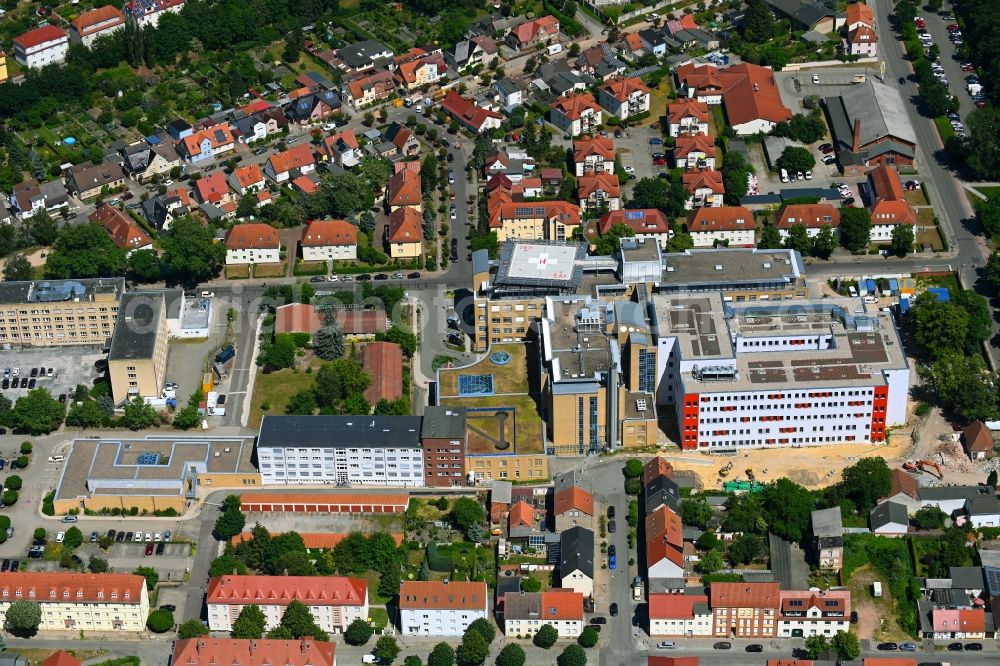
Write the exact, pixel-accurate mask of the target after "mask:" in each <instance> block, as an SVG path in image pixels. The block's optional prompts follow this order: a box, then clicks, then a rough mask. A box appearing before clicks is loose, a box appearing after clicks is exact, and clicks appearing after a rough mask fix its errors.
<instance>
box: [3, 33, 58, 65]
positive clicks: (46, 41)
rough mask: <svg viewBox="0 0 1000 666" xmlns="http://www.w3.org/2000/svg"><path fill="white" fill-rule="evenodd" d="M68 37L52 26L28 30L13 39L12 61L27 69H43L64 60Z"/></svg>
mask: <svg viewBox="0 0 1000 666" xmlns="http://www.w3.org/2000/svg"><path fill="white" fill-rule="evenodd" d="M68 50H69V35H67V34H66V33H65V32H64V31H62V30H60V29H59V28H57V27H55V26H54V25H46V26H42V27H41V28H35V29H34V30H29V31H28V32H26V33H24V34H23V35H21V36H20V37H15V38H14V60H16V61H17V62H19V63H21V65H23V66H25V67H28V68H35V67H45V66H46V65H53V64H58V63H61V62H63V61H65V60H66V52H67V51H68Z"/></svg>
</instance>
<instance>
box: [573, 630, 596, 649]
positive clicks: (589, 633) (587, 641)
mask: <svg viewBox="0 0 1000 666" xmlns="http://www.w3.org/2000/svg"><path fill="white" fill-rule="evenodd" d="M597 639H598V635H597V630H596V629H594V628H593V627H589V626H588V627H584V629H583V631H581V632H580V636H579V637H578V638H577V639H576V642H577V643H579V644H580V645H581V646H583V647H585V648H592V647H594V646H595V645H597Z"/></svg>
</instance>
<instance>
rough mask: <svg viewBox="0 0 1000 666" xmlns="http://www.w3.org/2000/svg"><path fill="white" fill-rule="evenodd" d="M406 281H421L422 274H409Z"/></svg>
mask: <svg viewBox="0 0 1000 666" xmlns="http://www.w3.org/2000/svg"><path fill="white" fill-rule="evenodd" d="M406 279H407V280H419V279H420V273H408V274H407V275H406Z"/></svg>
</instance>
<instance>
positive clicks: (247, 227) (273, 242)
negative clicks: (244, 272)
mask: <svg viewBox="0 0 1000 666" xmlns="http://www.w3.org/2000/svg"><path fill="white" fill-rule="evenodd" d="M279 261H281V237H280V236H279V235H278V230H277V229H275V228H274V227H272V226H271V225H270V224H261V223H258V222H252V223H248V224H237V225H236V226H234V227H232V228H230V229H229V231H228V232H226V264H227V265H233V264H275V263H278V262H279Z"/></svg>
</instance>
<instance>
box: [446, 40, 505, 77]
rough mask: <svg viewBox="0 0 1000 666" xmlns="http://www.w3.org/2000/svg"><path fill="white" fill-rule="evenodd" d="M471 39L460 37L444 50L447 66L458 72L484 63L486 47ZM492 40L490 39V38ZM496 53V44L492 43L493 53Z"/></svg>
mask: <svg viewBox="0 0 1000 666" xmlns="http://www.w3.org/2000/svg"><path fill="white" fill-rule="evenodd" d="M476 39H477V38H473V39H460V40H458V41H457V42H455V45H454V46H452V47H451V48H450V49H447V50H445V52H444V57H445V62H446V63H447V65H448V66H449V67H451V68H452V69H454V70H455V71H458V72H464V71H466V70H469V69H472V68H473V67H477V66H479V65H485V64H486V57H487V55H492V54H487V53H486V49H484V48H483V46H482V45H481V44H480V43H479V42H478V41H476ZM490 41H492V40H490ZM495 53H496V44H495V43H494V44H493V54H495Z"/></svg>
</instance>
